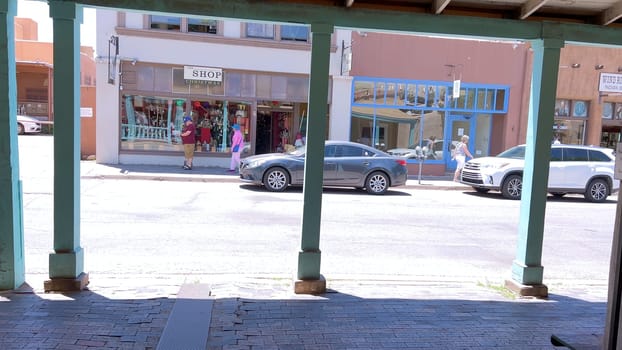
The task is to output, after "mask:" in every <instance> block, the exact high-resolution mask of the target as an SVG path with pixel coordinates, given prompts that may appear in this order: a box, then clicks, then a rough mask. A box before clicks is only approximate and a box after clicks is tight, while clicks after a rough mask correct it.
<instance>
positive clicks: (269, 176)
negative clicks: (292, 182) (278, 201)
mask: <svg viewBox="0 0 622 350" xmlns="http://www.w3.org/2000/svg"><path fill="white" fill-rule="evenodd" d="M263 185H264V187H265V188H266V189H267V190H268V191H270V192H283V191H285V189H286V188H287V185H289V174H288V173H287V171H285V169H283V168H271V169H268V171H266V173H265V174H264V176H263Z"/></svg>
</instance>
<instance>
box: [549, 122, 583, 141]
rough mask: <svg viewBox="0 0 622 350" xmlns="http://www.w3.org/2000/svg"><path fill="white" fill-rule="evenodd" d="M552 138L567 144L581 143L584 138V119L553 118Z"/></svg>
mask: <svg viewBox="0 0 622 350" xmlns="http://www.w3.org/2000/svg"><path fill="white" fill-rule="evenodd" d="M553 138H554V139H555V140H559V142H561V143H564V144H569V145H582V144H583V143H584V139H585V120H583V119H555V121H554V123H553Z"/></svg>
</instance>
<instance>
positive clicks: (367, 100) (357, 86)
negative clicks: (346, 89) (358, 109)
mask: <svg viewBox="0 0 622 350" xmlns="http://www.w3.org/2000/svg"><path fill="white" fill-rule="evenodd" d="M373 97H374V83H373V82H371V81H356V82H354V103H364V104H371V103H373V100H372V99H373Z"/></svg>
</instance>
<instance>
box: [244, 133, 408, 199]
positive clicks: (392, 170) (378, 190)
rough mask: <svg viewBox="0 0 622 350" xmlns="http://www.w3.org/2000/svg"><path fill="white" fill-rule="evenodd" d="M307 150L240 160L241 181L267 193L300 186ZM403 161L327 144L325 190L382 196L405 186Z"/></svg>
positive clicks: (371, 150) (359, 147)
mask: <svg viewBox="0 0 622 350" xmlns="http://www.w3.org/2000/svg"><path fill="white" fill-rule="evenodd" d="M305 153H306V146H303V147H301V148H298V149H296V150H294V151H291V152H288V153H271V154H261V155H255V156H250V157H247V158H244V159H242V161H241V164H240V180H242V181H244V182H250V183H253V184H257V185H263V186H264V187H265V188H266V189H267V190H268V191H275V192H277V191H284V190H285V189H286V188H287V187H288V186H301V185H302V184H303V179H304V161H305ZM407 175H408V170H407V168H406V160H405V159H403V158H398V157H394V156H392V155H390V154H387V153H385V152H383V151H380V150H377V149H375V148H372V147H369V146H366V145H363V144H360V143H355V142H348V141H326V143H325V147H324V186H328V187H330V186H334V187H355V188H360V189H365V190H367V192H368V193H370V194H384V193H386V192H387V190H388V189H389V187H394V186H402V185H404V184H405V183H406V179H407Z"/></svg>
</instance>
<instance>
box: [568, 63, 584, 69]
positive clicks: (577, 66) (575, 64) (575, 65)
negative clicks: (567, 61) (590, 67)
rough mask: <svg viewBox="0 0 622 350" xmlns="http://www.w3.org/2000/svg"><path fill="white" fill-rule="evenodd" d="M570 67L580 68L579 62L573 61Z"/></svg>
mask: <svg viewBox="0 0 622 350" xmlns="http://www.w3.org/2000/svg"><path fill="white" fill-rule="evenodd" d="M570 67H572V68H580V67H581V63H573V64H571V65H570Z"/></svg>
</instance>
